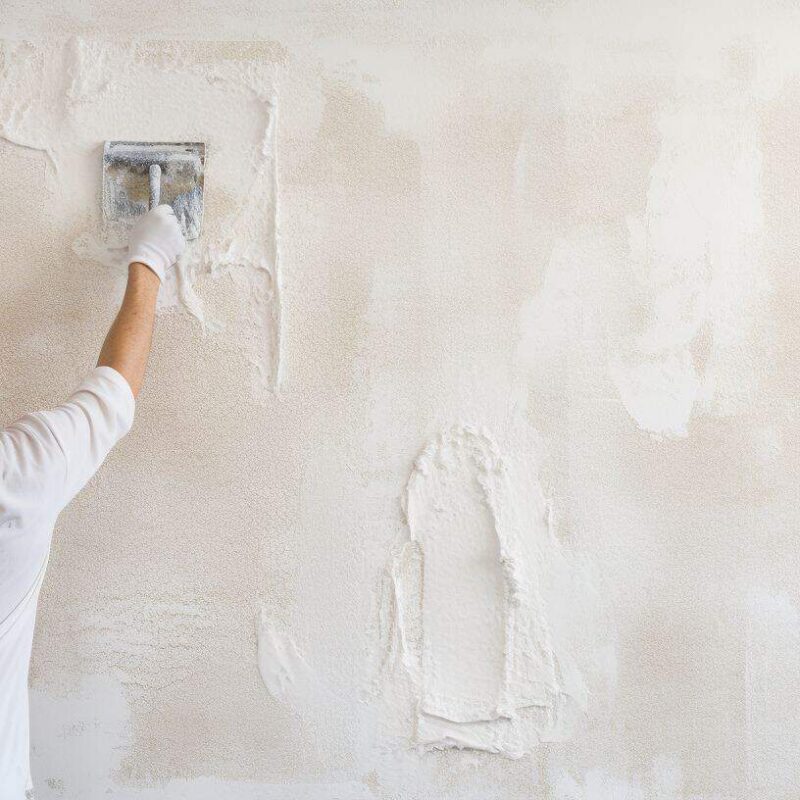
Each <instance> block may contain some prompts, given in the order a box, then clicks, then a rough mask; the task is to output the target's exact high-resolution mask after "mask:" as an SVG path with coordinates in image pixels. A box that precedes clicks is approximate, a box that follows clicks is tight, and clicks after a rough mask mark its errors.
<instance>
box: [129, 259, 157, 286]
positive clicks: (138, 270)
mask: <svg viewBox="0 0 800 800" xmlns="http://www.w3.org/2000/svg"><path fill="white" fill-rule="evenodd" d="M128 281H129V282H131V283H136V284H137V285H140V286H142V287H143V288H149V289H152V290H153V291H155V292H158V290H159V287H160V286H161V278H160V277H159V276H158V275H157V274H156V272H155V270H153V269H151V268H150V267H148V266H147V264H143V263H142V262H141V261H131V263H130V264H129V265H128Z"/></svg>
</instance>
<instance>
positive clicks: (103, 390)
mask: <svg viewBox="0 0 800 800" xmlns="http://www.w3.org/2000/svg"><path fill="white" fill-rule="evenodd" d="M135 405H136V404H135V401H134V398H133V392H132V391H131V388H130V386H129V385H128V382H127V381H126V380H125V378H123V377H122V375H120V373H119V372H117V371H116V370H115V369H113V368H112V367H97V368H96V369H94V370H93V371H92V372H91V373H89V375H88V376H87V377H86V379H85V380H84V381H83V382H82V383H81V384H80V386H78V388H77V389H76V390H75V391H74V392H73V393H72V395H71V397H70V398H69V399H68V400H67V401H66V402H65V403H62V404H61V405H59V406H57V407H56V408H53V409H50V410H49V411H37V412H35V413H33V414H28V415H27V416H26V417H23V418H22V419H21V420H18V421H17V422H15V423H14V424H13V425H12V426H10V429H16V431H17V433H24V434H27V436H25V438H26V439H28V440H29V443H30V449H31V456H32V458H33V460H34V461H35V468H34V470H33V471H34V472H37V471H38V472H40V473H41V472H45V473H47V474H40V475H39V476H38V477H39V479H40V480H39V481H37V483H40V484H41V485H43V486H48V487H50V490H51V491H52V492H53V495H54V496H53V497H51V498H48V499H49V500H50V501H51V502H52V503H53V504H54V505H56V506H57V508H58V510H60V509H61V508H63V507H64V506H65V505H66V504H67V503H69V501H70V500H72V498H73V497H74V496H75V495H76V494H77V493H78V492H79V491H80V490H81V489H82V488H83V487H84V486H85V485H86V483H87V482H88V480H89V479H90V478H91V477H92V475H94V473H95V472H96V471H97V469H98V467H99V466H100V465H101V464H102V463H103V461H104V460H105V457H106V456H107V455H108V453H109V451H110V450H111V449H112V448H113V447H114V445H115V444H116V443H117V442H118V441H119V440H120V439H121V438H122V437H123V436H124V435H125V434H126V433H127V432H128V431H129V430H130V428H131V425H132V424H133V415H134V411H135ZM48 456H49V457H48Z"/></svg>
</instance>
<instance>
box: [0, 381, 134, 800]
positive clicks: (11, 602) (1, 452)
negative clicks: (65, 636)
mask: <svg viewBox="0 0 800 800" xmlns="http://www.w3.org/2000/svg"><path fill="white" fill-rule="evenodd" d="M134 407H135V406H134V399H133V394H132V392H131V389H130V386H129V385H128V383H127V381H126V380H125V378H123V377H122V375H120V374H119V373H118V372H117V371H116V370H114V369H112V368H111V367H97V368H96V369H95V370H94V371H93V372H91V373H90V374H89V376H88V377H87V378H86V380H85V381H84V382H83V383H82V384H81V385H80V386H79V387H78V388H77V389H76V390H75V392H74V393H73V395H72V396H71V397H70V398H69V400H67V401H66V403H64V404H63V405H60V406H58V407H57V408H54V409H52V410H49V411H40V412H36V413H34V414H28V415H27V416H25V417H23V418H22V419H20V420H18V421H17V422H14V423H12V424H11V425H9V426H8V427H7V428H5V429H3V430H2V431H0V800H24V798H25V793H26V790H27V789H29V788H31V780H30V755H29V753H30V735H29V718H28V668H29V665H30V657H31V644H32V642H33V629H34V623H35V620H36V605H37V602H38V599H39V590H40V588H41V585H42V580H43V578H44V573H45V569H46V567H47V560H48V557H49V554H50V542H51V539H52V535H53V526H54V524H55V521H56V518H57V517H58V515H59V513H60V512H61V510H62V509H63V508H64V506H66V505H67V503H69V501H70V500H71V499H72V498H73V497H74V496H75V495H76V494H77V493H78V492H79V491H80V490H81V489H82V488H83V486H84V485H85V484H86V482H87V481H88V480H89V479H90V478H91V477H92V475H94V473H95V471H96V470H97V468H98V467H99V466H100V465H101V464H102V463H103V460H104V459H105V457H106V456H107V455H108V452H109V451H110V450H111V448H112V447H113V446H114V445H115V444H116V443H117V442H118V441H119V440H120V439H121V438H122V437H123V436H124V435H125V434H126V433H127V432H128V430H130V427H131V425H132V423H133V413H134Z"/></svg>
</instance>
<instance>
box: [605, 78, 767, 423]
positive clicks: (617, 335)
mask: <svg viewBox="0 0 800 800" xmlns="http://www.w3.org/2000/svg"><path fill="white" fill-rule="evenodd" d="M710 102H711V101H709V98H707V97H705V96H700V97H689V98H686V99H684V100H683V101H681V102H680V103H679V104H677V106H676V107H675V108H673V109H671V110H669V111H667V110H665V111H664V112H663V113H662V115H661V117H660V121H659V133H660V136H661V149H660V153H659V156H658V158H657V160H656V162H655V163H654V164H653V166H652V169H651V172H650V185H649V188H648V192H647V205H646V208H645V210H644V213H643V214H642V215H641V216H639V215H630V216H629V217H628V218H627V220H626V223H627V229H628V247H629V252H630V256H631V275H630V278H631V279H632V280H633V282H634V283H633V286H634V287H635V288H634V292H635V300H634V305H632V306H631V308H630V309H628V312H627V314H626V313H622V314H620V313H619V311H620V309H618V308H617V309H615V314H616V318H615V319H613V320H612V319H611V318H610V317H609V318H608V322H609V323H610V328H611V330H612V334H611V341H610V347H611V350H610V359H609V372H610V376H611V378H612V380H613V381H614V383H615V384H616V386H617V389H618V391H619V394H620V398H621V400H622V402H623V404H624V406H625V408H626V409H627V411H628V413H630V414H631V416H632V417H633V418H634V419H635V420H636V422H637V424H638V425H639V426H640V427H641V428H642V429H644V430H646V431H650V432H652V433H656V434H661V435H665V436H686V435H687V424H688V421H689V419H690V417H691V415H692V413H693V412H694V411H695V410H700V411H701V412H703V411H705V412H708V411H713V412H717V413H731V411H732V410H734V409H735V408H737V407H742V406H743V404H745V405H746V404H747V403H748V401H749V400H750V398H751V397H752V395H753V393H754V392H755V390H756V389H757V383H756V376H755V375H754V374H753V373H752V371H751V370H749V369H748V365H747V364H743V363H742V361H741V359H740V358H739V356H738V353H739V352H740V349H741V347H742V346H743V344H744V343H745V342H746V341H747V340H748V338H749V337H750V336H751V335H752V330H753V328H752V325H753V323H752V317H753V314H754V311H755V310H756V309H757V308H758V306H759V304H760V302H762V301H763V298H764V296H765V292H766V283H765V281H764V278H763V276H762V274H761V268H760V264H759V253H760V240H761V231H762V227H763V219H762V209H761V191H760V182H761V156H760V149H759V141H758V137H759V134H758V121H757V119H756V116H755V113H754V104H753V101H752V100H751V99H750V98H748V96H747V94H746V93H745V94H743V95H742V94H737V96H735V97H730V98H725V99H723V100H721V101H720V100H715V101H714V103H716V105H715V107H714V108H713V109H711V110H709V103H710ZM676 231H680V234H679V235H676ZM642 317H643V318H644V319H642ZM615 329H616V330H615Z"/></svg>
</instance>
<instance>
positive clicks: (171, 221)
mask: <svg viewBox="0 0 800 800" xmlns="http://www.w3.org/2000/svg"><path fill="white" fill-rule="evenodd" d="M185 247H186V240H185V239H184V238H183V233H181V227H180V225H179V224H178V220H177V219H176V218H175V212H174V211H173V210H172V207H171V206H168V205H160V206H156V207H155V208H154V209H152V210H151V211H148V212H147V213H146V214H145V215H144V216H142V217H140V218H139V220H138V222H137V223H136V225H134V228H133V230H132V231H131V238H130V240H129V241H128V263H129V264H132V263H133V262H134V261H137V262H138V263H140V264H145V265H146V266H148V267H150V269H151V270H153V272H155V274H156V275H158V277H159V279H160V280H161V282H162V283H163V282H164V276H165V275H166V272H167V270H168V269H169V268H170V267H171V266H172V265H173V264H174V263H175V261H176V260H177V258H178V256H179V255H180V254H181V253H182V252H183V249H184V248H185Z"/></svg>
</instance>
